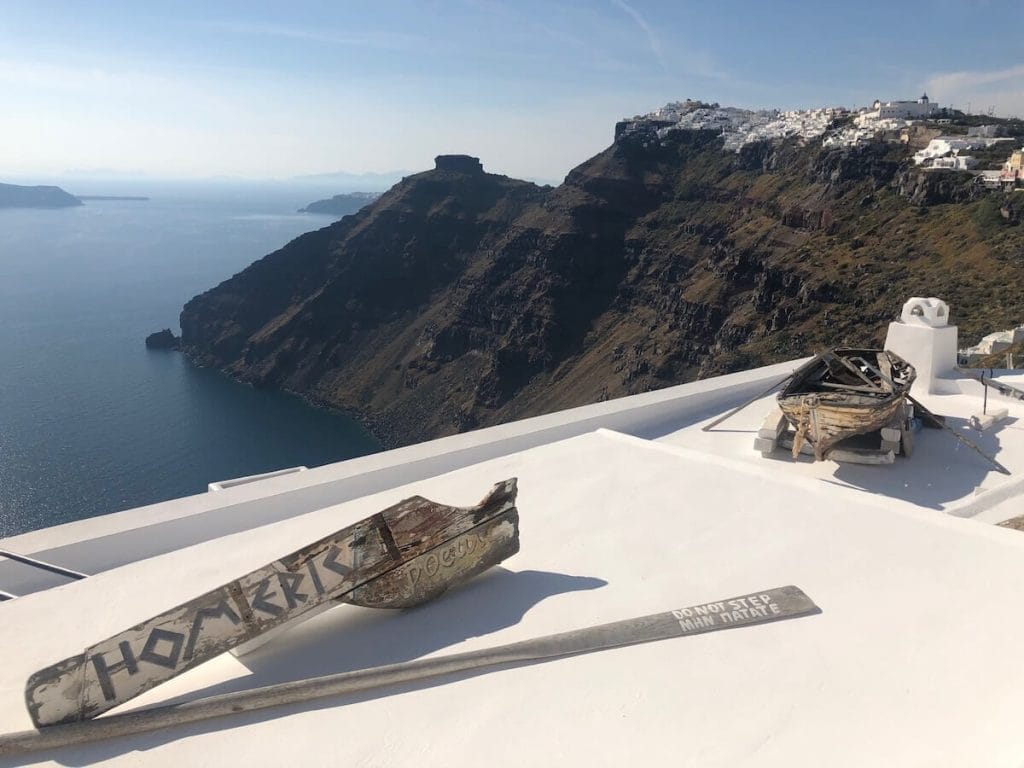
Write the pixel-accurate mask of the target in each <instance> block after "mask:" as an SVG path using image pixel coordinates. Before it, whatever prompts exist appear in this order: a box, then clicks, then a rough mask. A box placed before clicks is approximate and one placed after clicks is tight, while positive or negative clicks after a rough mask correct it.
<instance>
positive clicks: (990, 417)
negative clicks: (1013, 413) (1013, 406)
mask: <svg viewBox="0 0 1024 768" xmlns="http://www.w3.org/2000/svg"><path fill="white" fill-rule="evenodd" d="M1007 414H1009V411H1008V410H1007V409H1006V408H995V409H993V410H991V411H989V412H988V413H976V414H974V415H973V416H971V427H972V428H973V429H976V430H978V431H979V432H982V431H984V430H986V429H991V428H992V427H994V426H995V425H996V424H998V423H999V422H1001V421H1002V420H1003V419H1005V418H1006V416H1007Z"/></svg>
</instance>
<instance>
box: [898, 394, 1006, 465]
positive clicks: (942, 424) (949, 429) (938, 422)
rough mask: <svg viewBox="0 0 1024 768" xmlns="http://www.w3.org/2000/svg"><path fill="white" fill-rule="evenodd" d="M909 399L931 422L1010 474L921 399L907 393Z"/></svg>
mask: <svg viewBox="0 0 1024 768" xmlns="http://www.w3.org/2000/svg"><path fill="white" fill-rule="evenodd" d="M907 400H909V401H910V402H911V403H913V404H914V407H915V408H916V409H917V410H918V411H919V412H920V413H921V415H922V416H923V417H924V418H926V419H927V420H928V421H930V422H931V423H932V424H934V425H936V426H937V427H938V428H939V429H944V430H946V431H947V432H949V434H951V435H952V436H953V437H955V438H956V439H957V440H959V441H960V442H961V443H963V444H964V445H966V446H967V447H968V448H970V449H971V450H972V451H974V452H975V453H977V454H978V455H979V456H981V457H982V458H983V459H985V461H987V462H988V463H989V464H991V465H992V466H993V467H995V468H996V469H998V470H999V471H1000V472H1002V473H1003V474H1004V475H1008V474H1010V470H1008V469H1007V468H1006V467H1004V466H1003V465H1002V464H1000V463H999V462H998V461H996V460H995V459H994V458H992V457H991V456H989V455H988V454H987V453H985V452H984V451H983V450H981V448H979V447H978V446H977V445H975V444H974V443H973V442H971V441H970V440H968V439H967V438H966V437H964V436H963V435H961V434H960V433H959V432H957V431H956V430H955V429H953V428H952V427H951V426H949V425H948V424H946V422H945V421H943V420H942V419H940V418H939V417H938V416H936V415H935V414H934V413H932V412H931V411H929V410H928V409H927V408H925V407H924V406H923V405H921V402H920V401H919V400H917V399H915V398H913V397H911V396H910V395H909V394H908V395H907Z"/></svg>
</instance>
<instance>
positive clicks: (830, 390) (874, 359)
mask: <svg viewBox="0 0 1024 768" xmlns="http://www.w3.org/2000/svg"><path fill="white" fill-rule="evenodd" d="M916 375H917V372H916V371H915V370H914V367H913V366H912V365H910V363H908V362H907V361H906V360H904V359H903V358H901V357H900V356H899V355H896V354H894V353H892V352H889V351H887V350H883V349H833V350H831V351H828V352H823V353H821V354H820V355H816V356H815V357H814V358H812V359H811V360H809V361H808V362H807V363H805V364H804V365H803V366H801V367H800V368H798V369H797V370H796V371H794V373H793V376H792V378H791V379H790V381H789V383H788V384H787V385H786V386H785V388H784V389H783V390H782V391H781V392H780V393H779V395H778V401H779V408H780V409H782V412H783V413H784V414H785V415H786V418H787V420H788V421H789V423H790V424H792V425H793V427H794V429H795V430H796V436H795V437H794V439H793V456H794V457H795V456H797V455H798V454H799V453H800V448H801V447H802V446H803V444H804V442H805V441H806V442H808V443H810V444H811V445H813V446H814V455H815V458H816V459H817V460H818V461H822V460H824V459H825V458H827V457H828V454H829V451H831V450H832V448H833V447H835V445H836V444H837V443H839V442H840V441H842V440H845V439H846V438H848V437H853V436H855V435H863V434H867V433H869V432H874V431H875V430H878V429H881V428H882V427H890V426H899V425H900V422H901V419H902V418H903V413H904V408H905V400H906V396H907V394H908V393H909V392H910V386H911V384H913V383H914V378H915V376H916Z"/></svg>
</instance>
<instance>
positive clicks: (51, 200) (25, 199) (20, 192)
mask: <svg viewBox="0 0 1024 768" xmlns="http://www.w3.org/2000/svg"><path fill="white" fill-rule="evenodd" d="M76 205H82V201H81V200H79V199H78V198H77V197H75V196H74V195H70V194H68V193H67V192H65V191H64V190H63V189H61V188H60V187H47V186H38V187H24V186H21V185H20V184H0V208H70V207H73V206H76Z"/></svg>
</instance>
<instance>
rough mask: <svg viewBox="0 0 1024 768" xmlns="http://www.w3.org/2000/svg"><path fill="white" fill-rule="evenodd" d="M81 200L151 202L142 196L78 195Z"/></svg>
mask: <svg viewBox="0 0 1024 768" xmlns="http://www.w3.org/2000/svg"><path fill="white" fill-rule="evenodd" d="M76 197H77V198H78V199H79V200H139V201H146V200H149V198H148V197H142V196H141V195H76Z"/></svg>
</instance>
